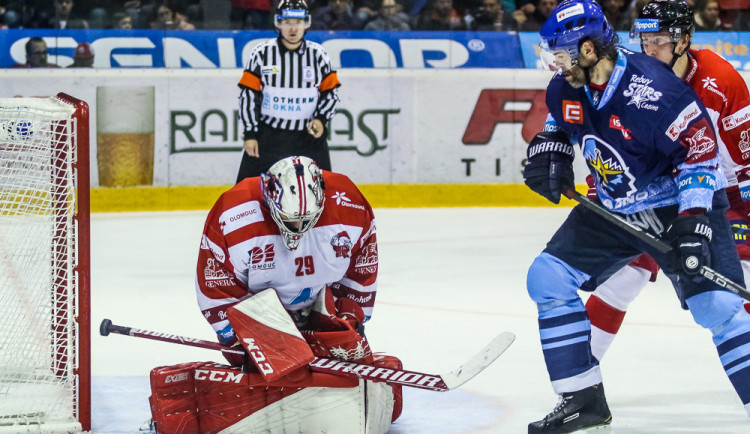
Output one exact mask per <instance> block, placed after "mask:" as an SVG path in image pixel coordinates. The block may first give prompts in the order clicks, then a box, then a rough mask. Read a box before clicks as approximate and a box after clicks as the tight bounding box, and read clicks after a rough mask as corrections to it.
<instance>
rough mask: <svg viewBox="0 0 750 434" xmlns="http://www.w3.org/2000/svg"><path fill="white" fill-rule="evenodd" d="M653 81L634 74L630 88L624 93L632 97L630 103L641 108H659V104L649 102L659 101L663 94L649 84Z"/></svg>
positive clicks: (654, 109)
mask: <svg viewBox="0 0 750 434" xmlns="http://www.w3.org/2000/svg"><path fill="white" fill-rule="evenodd" d="M652 81H653V80H651V79H648V78H646V77H644V76H642V75H635V74H633V75H632V76H631V77H630V84H629V85H628V88H627V89H626V90H625V92H623V93H622V94H623V95H624V96H626V97H630V101H629V102H628V105H631V104H632V105H635V106H636V107H638V108H639V109H645V110H653V111H656V110H659V106H656V105H654V104H649V102H654V101H658V100H659V98H661V95H662V93H661V92H657V91H656V90H654V88H653V87H651V86H649V84H651V82H652Z"/></svg>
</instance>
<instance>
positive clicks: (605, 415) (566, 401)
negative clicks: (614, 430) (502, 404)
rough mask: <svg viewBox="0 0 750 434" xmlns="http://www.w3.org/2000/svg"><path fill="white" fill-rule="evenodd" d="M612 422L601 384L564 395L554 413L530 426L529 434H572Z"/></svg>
mask: <svg viewBox="0 0 750 434" xmlns="http://www.w3.org/2000/svg"><path fill="white" fill-rule="evenodd" d="M611 422H612V413H610V412H609V407H608V406H607V400H606V398H604V387H603V386H602V383H599V384H597V385H594V386H591V387H587V388H585V389H583V390H579V391H577V392H570V393H563V394H562V396H561V397H560V402H559V403H558V404H557V406H555V409H554V410H552V413H550V414H548V415H547V416H545V417H544V419H542V420H538V421H536V422H531V423H530V424H529V434H536V433H572V432H575V431H578V430H581V429H586V428H594V427H599V426H604V425H609V424H610V423H611Z"/></svg>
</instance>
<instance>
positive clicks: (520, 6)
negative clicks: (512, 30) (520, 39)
mask: <svg viewBox="0 0 750 434" xmlns="http://www.w3.org/2000/svg"><path fill="white" fill-rule="evenodd" d="M535 11H536V5H535V4H534V2H533V1H532V0H518V1H517V2H516V10H514V11H513V21H515V22H516V27H517V28H519V29H520V28H521V26H523V25H524V24H525V23H526V21H528V20H529V18H530V17H531V16H532V15H533V14H534V12H535Z"/></svg>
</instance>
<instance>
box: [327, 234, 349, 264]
mask: <svg viewBox="0 0 750 434" xmlns="http://www.w3.org/2000/svg"><path fill="white" fill-rule="evenodd" d="M331 246H333V251H334V252H336V257H337V258H348V257H349V256H350V252H351V251H352V239H351V238H349V234H347V233H346V231H341V232H339V233H338V234H336V235H334V236H333V238H331Z"/></svg>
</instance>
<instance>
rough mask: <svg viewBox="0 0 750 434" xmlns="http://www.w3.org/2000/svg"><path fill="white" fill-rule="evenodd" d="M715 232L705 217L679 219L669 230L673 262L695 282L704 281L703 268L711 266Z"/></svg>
mask: <svg viewBox="0 0 750 434" xmlns="http://www.w3.org/2000/svg"><path fill="white" fill-rule="evenodd" d="M712 235H713V231H712V230H711V227H710V226H709V223H708V217H707V216H705V215H685V216H679V217H677V218H676V219H675V220H674V221H672V223H671V224H670V225H669V228H668V229H667V237H668V238H669V240H670V241H671V243H672V246H673V247H674V250H673V251H672V254H673V260H674V261H675V262H677V263H679V265H677V269H678V270H679V267H682V271H683V272H684V273H685V274H687V275H688V276H689V277H693V281H697V280H700V279H702V276H701V275H700V270H701V267H703V266H706V267H710V266H711V252H710V251H709V249H708V243H710V242H711V237H712Z"/></svg>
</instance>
